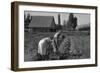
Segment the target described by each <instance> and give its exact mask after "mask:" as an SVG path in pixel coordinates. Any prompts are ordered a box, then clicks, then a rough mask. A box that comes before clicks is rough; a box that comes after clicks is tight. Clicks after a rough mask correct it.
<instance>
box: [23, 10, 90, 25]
mask: <svg viewBox="0 0 100 73" xmlns="http://www.w3.org/2000/svg"><path fill="white" fill-rule="evenodd" d="M24 13H25V14H26V15H27V14H28V13H29V14H30V15H32V16H54V19H55V23H56V24H58V14H60V18H61V25H63V21H64V20H66V21H68V17H69V13H62V12H61V13H58V12H34V11H25V12H24ZM73 14H74V16H76V17H77V19H78V20H77V22H78V25H84V24H85V25H86V24H90V14H86V13H85V14H84V13H73Z"/></svg>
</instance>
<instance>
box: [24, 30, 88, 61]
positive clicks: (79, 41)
mask: <svg viewBox="0 0 100 73" xmlns="http://www.w3.org/2000/svg"><path fill="white" fill-rule="evenodd" d="M54 34H55V33H54V32H53V33H40V32H38V33H32V32H31V33H29V32H25V36H24V44H25V45H24V61H26V62H27V61H35V60H36V59H37V56H36V55H37V48H38V46H37V45H38V43H39V41H40V40H41V39H42V38H45V37H50V36H53V35H54ZM63 34H64V35H66V36H68V37H69V38H70V39H71V44H72V45H73V44H74V43H75V45H74V46H72V47H71V48H72V49H74V48H75V49H79V50H81V52H82V55H81V56H80V57H78V58H76V57H75V58H74V57H70V58H69V59H86V58H90V35H89V32H88V31H70V32H69V31H67V32H63Z"/></svg>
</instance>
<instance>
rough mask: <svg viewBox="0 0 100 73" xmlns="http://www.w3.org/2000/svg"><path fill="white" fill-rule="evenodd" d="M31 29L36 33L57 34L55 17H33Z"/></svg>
mask: <svg viewBox="0 0 100 73" xmlns="http://www.w3.org/2000/svg"><path fill="white" fill-rule="evenodd" d="M29 28H30V29H32V31H34V32H38V31H39V32H55V31H56V24H55V20H54V17H53V16H32V20H31V22H30V24H29Z"/></svg>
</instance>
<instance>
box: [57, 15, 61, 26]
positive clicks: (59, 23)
mask: <svg viewBox="0 0 100 73" xmlns="http://www.w3.org/2000/svg"><path fill="white" fill-rule="evenodd" d="M58 25H61V22H60V14H58Z"/></svg>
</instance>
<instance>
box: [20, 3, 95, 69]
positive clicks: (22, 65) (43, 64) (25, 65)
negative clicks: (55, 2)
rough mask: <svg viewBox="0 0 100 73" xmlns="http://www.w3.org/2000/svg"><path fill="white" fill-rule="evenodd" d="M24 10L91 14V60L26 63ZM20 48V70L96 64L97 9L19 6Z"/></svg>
mask: <svg viewBox="0 0 100 73" xmlns="http://www.w3.org/2000/svg"><path fill="white" fill-rule="evenodd" d="M24 10H29V11H48V12H59V11H60V12H70V13H71V12H72V13H73V12H74V13H89V14H90V15H91V20H90V21H91V31H90V33H91V35H90V37H91V38H90V40H91V43H90V48H91V50H90V54H91V55H90V56H91V58H90V59H77V60H76V59H75V60H59V61H58V60H57V61H33V62H24V34H23V33H24ZM18 14H19V15H18V16H19V18H18V19H19V36H18V37H19V42H18V44H19V46H18V52H19V54H18V58H19V59H18V63H19V68H35V67H50V66H64V65H68V66H71V65H84V64H95V46H96V44H95V37H96V36H95V21H96V20H95V9H81V8H67V7H66V8H62V7H45V6H27V5H25V6H24V5H19V12H18Z"/></svg>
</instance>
